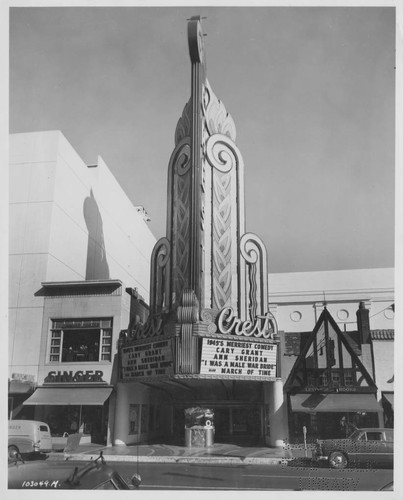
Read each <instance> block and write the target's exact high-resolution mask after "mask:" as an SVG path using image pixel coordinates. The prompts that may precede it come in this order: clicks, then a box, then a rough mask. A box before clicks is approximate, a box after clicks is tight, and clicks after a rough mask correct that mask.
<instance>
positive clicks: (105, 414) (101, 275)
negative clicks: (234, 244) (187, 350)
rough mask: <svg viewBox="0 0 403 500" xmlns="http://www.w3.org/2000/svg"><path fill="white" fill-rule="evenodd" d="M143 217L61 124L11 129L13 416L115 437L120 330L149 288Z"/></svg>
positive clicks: (58, 430)
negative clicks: (19, 130) (73, 143)
mask: <svg viewBox="0 0 403 500" xmlns="http://www.w3.org/2000/svg"><path fill="white" fill-rule="evenodd" d="M122 213H124V214H125V217H122ZM145 219H146V216H145V214H144V210H143V209H142V208H140V207H134V206H133V205H132V204H131V202H130V201H129V199H128V198H127V196H126V195H125V193H124V192H123V190H122V189H121V187H120V186H119V184H118V183H117V181H116V179H115V178H114V177H113V175H112V174H111V172H110V171H109V169H108V167H107V166H106V164H105V163H104V162H103V160H102V159H101V158H98V162H97V164H96V165H91V166H88V165H86V164H85V163H84V162H83V161H82V159H81V158H80V157H79V156H78V154H77V153H76V152H75V151H74V149H73V148H72V146H71V145H70V144H69V143H68V141H67V140H66V139H65V137H64V136H63V134H62V133H61V132H58V131H54V132H35V133H24V134H13V135H12V136H11V138H10V259H9V266H10V267H9V269H10V273H9V275H10V293H9V300H10V305H9V418H13V419H15V418H31V419H36V420H43V421H45V422H48V423H49V424H50V428H51V431H52V435H53V436H54V437H61V436H63V434H65V433H67V434H70V433H72V432H75V431H77V430H81V431H82V432H83V433H84V434H85V440H87V441H89V440H91V441H93V442H97V443H105V442H108V441H109V442H110V441H111V439H112V432H113V422H114V416H115V407H114V406H115V393H114V390H113V388H114V384H115V383H116V378H117V366H116V353H117V342H118V338H119V333H120V331H121V330H122V329H123V328H127V325H128V322H129V317H130V309H131V302H132V300H134V299H133V296H136V297H140V296H141V295H143V296H148V294H149V288H148V286H149V269H150V266H149V259H150V255H151V251H152V248H153V246H154V244H155V238H154V237H153V235H152V233H151V232H150V230H149V228H148V226H147V222H146V220H145ZM126 289H129V291H130V294H128V293H126ZM137 302H139V301H137ZM146 315H147V310H146V308H145V307H144V304H142V303H141V301H140V302H139V304H138V307H137V316H138V317H139V318H140V319H143V320H145V318H146Z"/></svg>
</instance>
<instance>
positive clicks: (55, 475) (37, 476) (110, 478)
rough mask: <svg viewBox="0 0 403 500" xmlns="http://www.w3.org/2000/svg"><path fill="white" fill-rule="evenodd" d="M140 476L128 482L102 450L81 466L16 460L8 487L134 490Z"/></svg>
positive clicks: (10, 469) (133, 477)
mask: <svg viewBox="0 0 403 500" xmlns="http://www.w3.org/2000/svg"><path fill="white" fill-rule="evenodd" d="M140 483H141V478H140V476H139V475H138V474H133V476H132V477H131V479H130V480H129V481H126V480H124V479H123V478H122V476H121V475H120V474H119V473H118V472H117V471H115V470H114V469H113V468H112V467H110V466H109V465H107V464H106V462H105V459H104V458H103V456H102V452H101V454H100V455H99V457H98V458H97V459H96V460H91V461H90V462H89V463H85V465H82V466H75V465H74V464H72V463H71V462H69V461H67V460H64V461H56V460H55V461H36V462H27V463H25V462H23V461H21V460H20V461H18V460H17V461H16V462H14V463H12V464H9V466H8V488H9V489H24V490H32V489H48V490H71V489H79V490H132V489H135V488H138V487H139V486H140Z"/></svg>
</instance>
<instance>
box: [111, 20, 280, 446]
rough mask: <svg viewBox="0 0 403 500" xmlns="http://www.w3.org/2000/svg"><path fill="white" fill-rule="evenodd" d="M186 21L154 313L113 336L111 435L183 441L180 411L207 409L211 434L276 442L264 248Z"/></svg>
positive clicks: (273, 335)
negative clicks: (184, 74)
mask: <svg viewBox="0 0 403 500" xmlns="http://www.w3.org/2000/svg"><path fill="white" fill-rule="evenodd" d="M203 38H204V37H203V32H202V26H201V21H200V18H198V17H195V18H192V19H191V20H190V21H189V22H188V43H189V54H190V61H191V95H190V99H189V101H188V102H187V104H186V105H185V107H184V110H183V112H182V115H181V117H180V118H179V121H178V124H177V127H176V131H175V147H174V150H173V152H172V155H171V158H170V161H169V166H168V203H167V229H166V237H164V238H161V239H160V240H159V241H158V242H157V243H156V245H155V247H154V250H153V253H152V258H151V276H150V290H151V291H150V311H149V316H148V319H147V321H146V322H142V321H140V320H139V318H138V317H136V316H135V315H133V316H132V319H131V322H130V325H129V328H128V330H127V331H126V332H122V335H121V338H120V341H119V375H120V378H119V382H118V383H117V392H116V415H115V438H114V444H116V445H119V444H130V443H135V442H139V441H143V440H149V439H153V438H159V439H161V438H164V439H165V440H166V441H167V440H170V441H172V442H178V443H180V442H182V441H183V439H184V438H185V431H184V428H185V410H189V409H192V408H193V409H194V408H202V409H206V410H209V411H210V412H211V414H212V415H213V417H212V419H213V424H212V423H211V422H210V421H209V425H214V429H215V439H216V441H219V442H234V443H242V444H250V445H252V444H268V445H271V446H281V445H282V444H283V441H284V439H285V438H286V437H287V424H286V420H287V414H286V411H285V408H284V403H283V383H282V380H281V378H280V373H279V364H278V360H279V356H280V353H279V336H278V333H277V325H276V321H275V318H274V316H273V315H272V314H271V313H270V311H269V310H268V303H269V301H268V283H267V257H266V249H265V246H264V244H263V243H262V241H261V240H260V238H259V237H258V236H256V235H254V234H252V233H248V232H246V230H245V220H244V213H245V207H244V185H243V177H244V165H243V160H242V156H241V153H240V151H239V149H238V147H237V145H236V129H235V124H234V122H233V119H232V117H231V116H230V115H229V114H228V113H227V111H226V109H225V107H224V104H223V103H222V102H221V101H220V100H219V99H218V98H217V97H216V96H215V94H214V92H213V90H212V88H211V86H210V84H209V81H208V79H207V73H206V62H205V49H204V45H203Z"/></svg>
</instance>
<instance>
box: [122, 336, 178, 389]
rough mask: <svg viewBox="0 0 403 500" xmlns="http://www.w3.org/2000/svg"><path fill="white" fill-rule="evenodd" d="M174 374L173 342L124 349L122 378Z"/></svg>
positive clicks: (152, 343)
mask: <svg viewBox="0 0 403 500" xmlns="http://www.w3.org/2000/svg"><path fill="white" fill-rule="evenodd" d="M171 374H173V356H172V347H171V340H160V341H156V342H149V343H148V344H141V345H134V346H131V347H124V348H123V349H122V378H123V380H128V379H132V378H135V377H155V376H161V375H171Z"/></svg>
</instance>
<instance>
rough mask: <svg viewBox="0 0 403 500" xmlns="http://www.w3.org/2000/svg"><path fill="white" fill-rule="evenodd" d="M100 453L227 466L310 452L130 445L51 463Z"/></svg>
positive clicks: (89, 448) (85, 450)
mask: <svg viewBox="0 0 403 500" xmlns="http://www.w3.org/2000/svg"><path fill="white" fill-rule="evenodd" d="M101 451H102V453H103V456H104V458H105V460H106V462H159V463H207V464H211V463H227V464H284V465H287V464H288V462H289V461H293V460H295V459H302V460H303V459H304V458H306V457H308V458H310V457H311V450H310V449H309V448H308V449H307V450H305V449H304V448H303V447H301V446H292V445H288V446H286V447H284V448H268V447H242V446H237V445H234V444H220V443H215V444H214V445H213V446H210V447H208V448H199V447H185V446H175V445H168V444H140V445H131V446H102V445H96V444H85V445H80V446H78V448H77V449H76V450H74V451H73V452H71V453H64V452H63V451H55V452H52V453H50V456H49V458H50V459H52V460H64V459H68V460H93V459H95V458H97V457H98V456H99V454H100V452H101Z"/></svg>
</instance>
